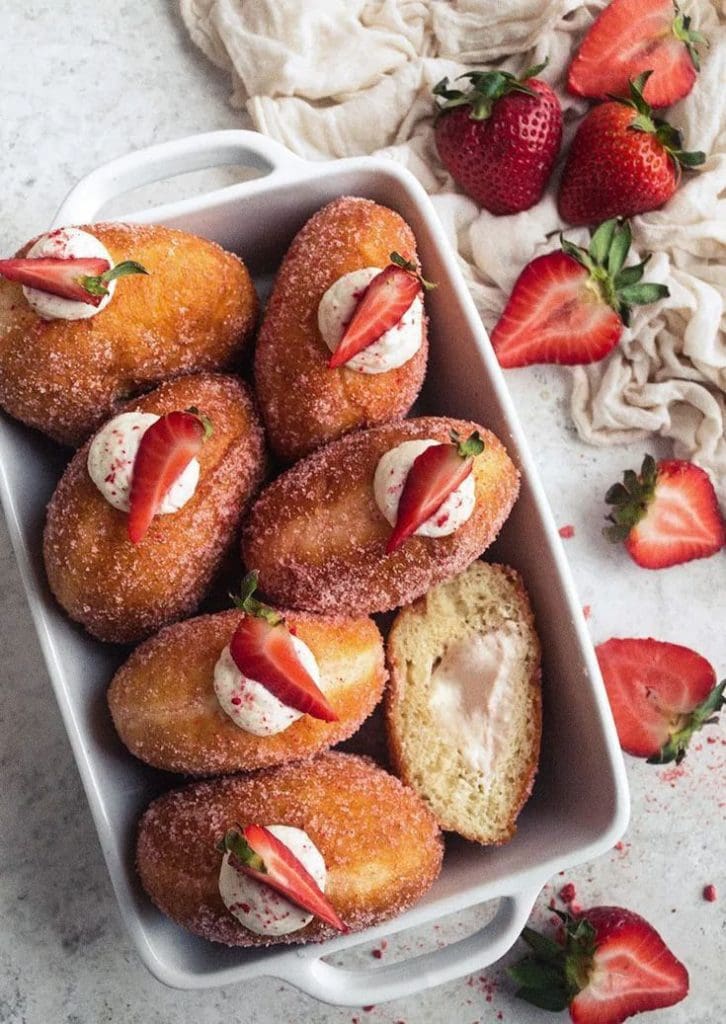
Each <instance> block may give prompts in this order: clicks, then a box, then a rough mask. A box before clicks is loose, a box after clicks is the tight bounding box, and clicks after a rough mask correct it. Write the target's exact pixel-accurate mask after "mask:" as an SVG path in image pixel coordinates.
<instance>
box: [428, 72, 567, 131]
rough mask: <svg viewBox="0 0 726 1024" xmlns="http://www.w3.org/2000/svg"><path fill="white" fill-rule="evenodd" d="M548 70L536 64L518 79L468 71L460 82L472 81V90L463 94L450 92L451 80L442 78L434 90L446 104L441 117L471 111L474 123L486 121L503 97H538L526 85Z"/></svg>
mask: <svg viewBox="0 0 726 1024" xmlns="http://www.w3.org/2000/svg"><path fill="white" fill-rule="evenodd" d="M546 66H547V61H545V62H544V64H536V65H535V66H534V67H531V68H527V70H526V71H525V72H524V73H523V74H522V75H521V77H520V78H517V76H516V75H513V74H512V73H511V72H510V71H466V72H464V74H463V75H459V78H468V79H469V82H470V85H471V87H470V89H469V90H468V91H467V92H462V91H461V90H459V89H450V88H449V79H448V78H442V79H441V81H440V82H438V83H437V84H436V85H435V86H434V88H433V90H432V91H433V94H434V96H440V97H441V99H442V100H443V101H444V102H443V103H442V104H440V105H439V106H438V110H437V116H441V115H442V114H445V113H448V112H449V111H450V110H453V109H454V108H455V107H462V106H468V107H471V110H470V112H469V117H470V118H471V120H472V121H486V119H487V118H488V117H489V116H490V115H491V112H492V110H493V108H494V104H495V103H496V101H497V100H499V99H501V98H502V96H506V95H507V94H508V93H511V92H521V93H524V94H525V95H526V96H534V97H536V96H537V93H536V92H535V91H534V90H533V89H530V88H529V86H527V85H525V84H524V83H525V82H526V81H527V80H528V79H530V78H534V76H535V75H538V74H539V73H540V71H542V70H543V69H544V68H545V67H546ZM457 81H458V79H457Z"/></svg>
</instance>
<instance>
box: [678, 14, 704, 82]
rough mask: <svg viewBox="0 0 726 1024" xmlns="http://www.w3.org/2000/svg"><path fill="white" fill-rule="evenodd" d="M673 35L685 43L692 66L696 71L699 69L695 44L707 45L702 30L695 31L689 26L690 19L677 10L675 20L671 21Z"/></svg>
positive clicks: (699, 59) (699, 60)
mask: <svg viewBox="0 0 726 1024" xmlns="http://www.w3.org/2000/svg"><path fill="white" fill-rule="evenodd" d="M676 10H678V8H677V7H676ZM673 35H674V36H675V37H676V39H680V40H681V42H684V43H685V44H686V47H687V49H688V54H689V56H690V58H691V61H692V62H693V66H694V68H695V69H696V71H700V70H701V58H700V56H699V53H698V50H697V49H696V46H697V45H700V46H708V39H707V38H706V37H705V36H704V35H703V33H702V32H697V31H696V30H695V29H692V28H691V19H690V18H689V17H688V16H687V15H685V14H681V13H680V12H678V14H677V16H676V18H675V21H674V22H673Z"/></svg>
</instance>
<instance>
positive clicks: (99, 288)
mask: <svg viewBox="0 0 726 1024" xmlns="http://www.w3.org/2000/svg"><path fill="white" fill-rule="evenodd" d="M148 273H149V271H148V270H147V269H146V267H142V265H141V264H140V263H137V262H136V261H135V260H124V261H123V263H117V264H116V266H115V267H111V268H110V269H109V270H107V271H105V272H104V273H103V274H98V275H92V276H89V275H83V276H81V277H79V278H78V284H80V286H81V288H85V290H86V291H87V292H88V294H89V295H108V288H107V287H106V286H107V285H109V284H110V283H111V281H115V280H116V278H118V277H128V276H129V275H130V274H148Z"/></svg>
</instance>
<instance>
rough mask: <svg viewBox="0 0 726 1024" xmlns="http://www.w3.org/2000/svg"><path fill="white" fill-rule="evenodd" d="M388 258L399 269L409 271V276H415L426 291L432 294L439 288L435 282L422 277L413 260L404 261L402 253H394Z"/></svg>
mask: <svg viewBox="0 0 726 1024" xmlns="http://www.w3.org/2000/svg"><path fill="white" fill-rule="evenodd" d="M388 258H389V260H390V261H391V263H395V264H396V266H397V267H401V269H402V270H407V271H408V272H409V274H413V276H414V277H415V278H417V279H418V281H419V283H420V285H421V287H422V288H423V290H424V291H426V292H430V291H432V290H433V289H434V288H437V287H438V285H437V284H436V283H435V282H434V281H427V280H426V278H425V277H422V276H421V274H420V272H419V269H418V267H417V266H416V264H415V263H414V262H413V261H412V260H407V259H404V257H403V256H401V254H400V253H398V252H392V253H390V254H389V257H388Z"/></svg>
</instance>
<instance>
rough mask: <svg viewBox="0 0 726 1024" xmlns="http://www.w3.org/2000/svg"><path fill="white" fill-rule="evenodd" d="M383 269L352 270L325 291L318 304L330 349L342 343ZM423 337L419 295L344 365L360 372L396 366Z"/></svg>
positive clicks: (324, 334)
mask: <svg viewBox="0 0 726 1024" xmlns="http://www.w3.org/2000/svg"><path fill="white" fill-rule="evenodd" d="M380 272H381V268H380V267H364V268H363V269H362V270H353V271H352V272H351V273H350V274H344V275H343V277H339V278H338V280H337V281H334V282H333V284H331V286H330V288H328V290H327V292H326V293H325V295H323V297H322V299H321V300H320V305H319V306H318V328H319V329H320V333H321V335H322V338H323V341H324V342H325V344H326V345H327V346H328V348H329V349H330V351H331V352H335V350H336V349H337V347H338V345H339V344H340V339H341V338H342V337H343V332H344V331H345V328H346V327H347V325H348V322H349V321H350V318H351V317H352V316H353V313H354V311H355V307H356V305H357V303H358V300H359V299H360V297H361V296H362V295H363V292H364V291H365V290H366V288H367V287H368V285H369V284H370V283H371V281H372V280H373V278H374V277H376V276H377V275H378V274H380ZM422 341H423V298H422V297H421V296H420V295H417V296H416V298H415V299H414V300H413V302H412V303H411V305H410V306H409V307H408V309H407V310H406V312H405V313H404V314H403V316H402V317H401V319H400V320H399V321H398V323H397V324H394V326H393V327H391V328H390V329H389V330H387V331H386V332H385V334H382V335H381V337H380V338H378V340H377V341H374V342H373V344H372V345H369V346H368V348H364V349H363V351H362V352H359V353H358V354H357V355H355V356H353V357H352V359H349V360H348V362H347V363H346V364H345V368H346V370H357V371H358V372H359V373H386V371H388V370H395V369H397V368H398V367H399V366H403V364H404V363H407V362H408V361H409V359H412V358H413V356H415V355H416V353H417V352H418V350H419V349H420V348H421V342H422Z"/></svg>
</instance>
